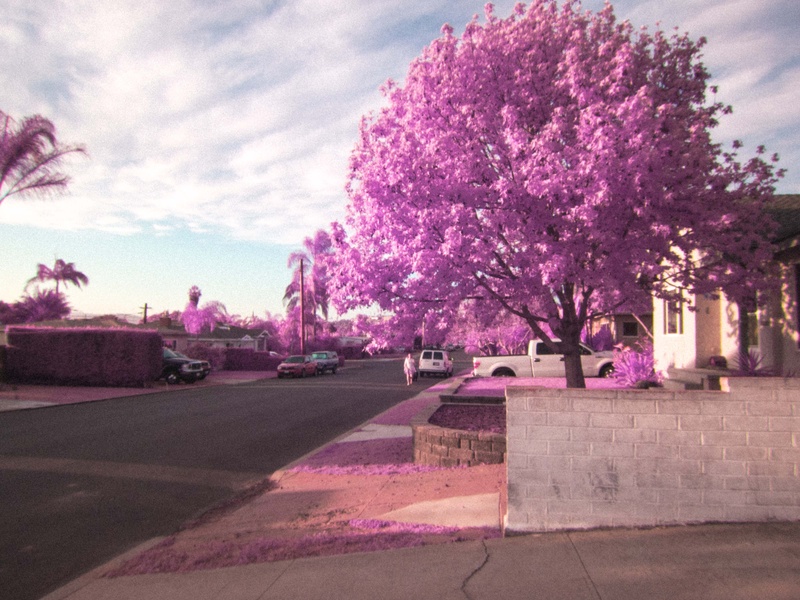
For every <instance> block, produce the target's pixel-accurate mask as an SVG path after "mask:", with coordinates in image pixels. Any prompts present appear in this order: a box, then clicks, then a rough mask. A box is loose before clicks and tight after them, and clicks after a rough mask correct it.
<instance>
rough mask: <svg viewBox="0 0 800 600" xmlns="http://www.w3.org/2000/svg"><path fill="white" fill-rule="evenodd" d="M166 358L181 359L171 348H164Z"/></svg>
mask: <svg viewBox="0 0 800 600" xmlns="http://www.w3.org/2000/svg"><path fill="white" fill-rule="evenodd" d="M164 358H180V356H178V354H177V353H175V352H173V351H172V350H170V349H169V348H164Z"/></svg>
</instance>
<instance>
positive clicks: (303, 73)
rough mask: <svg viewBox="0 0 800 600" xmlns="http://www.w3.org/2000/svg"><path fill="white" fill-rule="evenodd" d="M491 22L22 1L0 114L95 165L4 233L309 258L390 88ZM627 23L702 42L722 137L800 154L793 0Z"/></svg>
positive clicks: (309, 10) (737, 2)
mask: <svg viewBox="0 0 800 600" xmlns="http://www.w3.org/2000/svg"><path fill="white" fill-rule="evenodd" d="M512 5H513V2H512V1H505V2H500V3H498V6H497V8H496V13H497V14H499V15H502V16H504V15H507V14H508V13H509V12H510V10H511V7H512ZM585 6H586V7H587V8H590V9H594V10H596V9H598V8H600V7H601V6H602V4H601V3H600V2H599V0H587V1H586V2H585ZM482 12H483V8H482V3H481V2H476V3H468V2H463V3H452V2H448V1H446V0H439V1H438V2H423V1H422V0H419V1H415V2H407V3H403V6H398V4H397V3H396V2H390V1H375V0H359V1H357V2H351V3H348V4H347V5H344V4H342V3H341V2H339V1H338V0H326V1H312V0H297V1H292V2H271V3H266V4H265V3H263V2H254V1H253V2H250V1H247V0H241V1H238V2H226V3H225V4H224V5H222V4H217V3H205V2H197V1H193V0H177V1H174V2H158V1H154V0H151V1H141V0H140V1H134V0H110V1H108V2H103V3H97V2H85V1H80V0H69V1H68V0H63V1H53V2H47V3H42V4H38V3H37V4H33V5H31V3H28V2H27V1H26V0H9V2H7V4H6V6H5V7H4V8H2V9H0V37H1V38H2V41H3V44H4V46H5V47H6V48H7V52H5V53H4V55H3V56H2V57H0V85H2V87H3V89H4V90H8V91H9V93H8V98H7V102H8V105H7V106H4V107H0V108H2V109H4V110H7V111H8V112H10V113H11V114H14V115H19V116H23V115H27V114H31V113H34V112H41V113H43V114H45V115H46V116H48V117H50V118H51V119H52V120H53V121H54V122H55V123H56V125H57V126H58V128H59V132H60V135H61V138H62V139H63V140H65V141H67V142H81V143H83V144H85V145H86V147H87V149H88V150H89V153H90V158H89V159H88V160H86V161H76V162H71V163H70V164H69V171H70V173H71V174H72V175H73V179H74V181H73V185H72V187H71V195H70V198H69V203H68V206H69V209H61V208H56V207H55V204H42V203H26V206H25V207H18V208H15V209H14V210H11V209H10V205H11V203H7V205H6V206H4V207H3V210H2V211H0V222H2V223H25V222H28V223H31V224H37V225H39V226H43V227H52V228H62V229H64V228H99V229H103V230H106V231H115V232H120V233H134V232H138V231H142V230H143V229H144V230H150V231H152V230H155V231H162V232H163V231H170V230H173V228H181V227H186V228H188V229H190V230H193V231H216V232H219V233H221V234H223V235H227V236H230V237H233V238H239V239H247V240H264V239H269V240H273V241H277V242H280V243H285V244H297V243H298V242H299V240H301V239H302V237H305V236H306V235H310V234H311V233H312V232H313V231H314V230H315V229H316V228H320V227H325V226H327V224H328V223H329V222H330V221H331V220H333V219H335V218H339V217H340V216H341V214H342V212H343V209H344V203H345V199H344V191H343V185H344V182H345V178H346V175H347V160H348V155H349V152H350V149H351V148H352V145H353V143H354V142H355V139H356V135H357V127H358V121H359V117H360V116H361V115H362V114H364V113H365V112H367V111H368V110H373V109H376V108H377V107H378V106H379V105H380V102H381V100H380V96H379V94H378V91H377V89H378V87H379V85H380V84H381V83H382V82H383V81H385V80H386V79H387V78H390V77H391V78H402V77H403V75H404V73H405V71H406V68H407V65H408V63H409V61H410V60H411V59H412V58H413V57H415V56H417V55H418V54H419V52H420V51H421V49H422V47H423V46H424V45H426V44H427V43H429V42H430V41H431V39H432V38H433V37H434V36H435V35H437V34H438V31H439V28H440V26H441V25H442V23H443V22H444V21H449V22H450V23H451V24H452V25H453V26H454V27H455V28H456V31H457V32H458V31H460V30H461V29H463V26H464V25H465V24H466V22H467V21H468V20H469V19H470V17H471V15H472V14H473V13H478V14H482ZM617 14H618V15H619V16H620V17H622V18H631V19H632V20H633V21H634V23H635V24H637V25H644V24H646V25H649V26H650V28H651V29H652V28H653V26H654V25H655V22H656V21H661V22H662V24H663V26H664V27H668V28H669V27H672V26H673V25H676V24H677V25H679V29H680V30H681V31H689V33H690V35H692V36H693V37H699V36H700V35H705V36H707V37H708V38H709V44H708V46H707V47H706V49H705V56H706V63H707V65H708V66H709V68H710V70H711V72H712V74H713V75H714V81H713V82H714V83H717V84H719V86H720V95H719V99H720V100H722V101H724V102H731V103H732V104H733V105H734V108H735V112H734V115H733V116H731V117H728V118H726V119H724V120H723V124H722V126H721V127H720V128H719V130H718V136H719V137H720V139H721V140H723V141H729V140H731V139H733V138H745V141H747V142H748V144H750V143H752V144H756V143H761V142H770V148H769V149H770V150H775V151H781V152H782V153H783V154H784V155H786V154H787V152H788V153H789V155H790V156H791V154H792V152H795V150H794V149H795V148H797V147H798V144H797V142H798V135H800V134H798V133H797V131H798V130H800V127H798V121H800V109H798V106H800V103H798V102H797V101H796V100H797V92H796V90H797V89H798V87H797V83H798V79H800V76H798V64H797V57H798V42H797V41H796V39H797V38H796V36H795V34H794V31H793V30H792V29H793V23H796V21H797V19H793V18H791V17H795V16H797V15H798V8H797V7H796V6H795V3H794V0H776V1H774V2H771V3H766V4H765V3H751V2H749V1H744V0H725V1H721V0H719V1H716V2H708V1H700V0H675V1H673V2H670V3H668V4H665V3H663V2H660V1H658V0H653V1H647V2H636V1H634V0H620V2H618V3H617ZM773 143H774V146H776V147H773ZM792 158H793V159H796V158H797V155H796V154H794V156H792ZM784 166H789V167H790V168H791V167H792V165H784ZM791 181H792V182H793V183H792V185H794V186H796V185H797V182H798V180H797V179H794V180H791ZM18 204H20V203H18Z"/></svg>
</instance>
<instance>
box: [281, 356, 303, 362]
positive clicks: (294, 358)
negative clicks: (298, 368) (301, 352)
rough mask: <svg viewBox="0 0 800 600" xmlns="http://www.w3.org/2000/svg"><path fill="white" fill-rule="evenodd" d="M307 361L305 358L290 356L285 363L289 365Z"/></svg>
mask: <svg viewBox="0 0 800 600" xmlns="http://www.w3.org/2000/svg"><path fill="white" fill-rule="evenodd" d="M304 359H305V357H304V356H290V357H289V358H287V359H286V360H285V361H284V362H287V363H301V362H303V360H304Z"/></svg>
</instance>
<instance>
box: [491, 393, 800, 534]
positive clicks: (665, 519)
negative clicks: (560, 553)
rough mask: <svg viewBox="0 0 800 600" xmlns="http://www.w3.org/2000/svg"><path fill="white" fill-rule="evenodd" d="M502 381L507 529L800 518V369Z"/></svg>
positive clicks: (522, 530) (524, 529) (512, 530)
mask: <svg viewBox="0 0 800 600" xmlns="http://www.w3.org/2000/svg"><path fill="white" fill-rule="evenodd" d="M722 388H723V391H719V392H712V391H681V392H677V391H676V392H671V391H666V390H652V389H651V390H575V389H541V388H522V387H509V388H507V390H506V400H507V402H506V406H507V408H506V410H507V419H508V434H507V440H508V447H507V450H508V455H507V476H508V510H507V514H506V529H507V531H509V532H533V531H553V530H563V529H588V528H596V527H617V526H622V527H647V526H657V525H668V524H684V523H700V522H744V521H769V520H787V521H796V520H800V380H798V379H782V378H780V379H779V378H723V379H722Z"/></svg>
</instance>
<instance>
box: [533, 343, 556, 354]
mask: <svg viewBox="0 0 800 600" xmlns="http://www.w3.org/2000/svg"><path fill="white" fill-rule="evenodd" d="M550 354H555V352H553V351H552V350H551V349H550V346H548V345H547V344H545V343H544V342H539V343H538V344H537V345H536V355H537V356H544V355H550Z"/></svg>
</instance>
